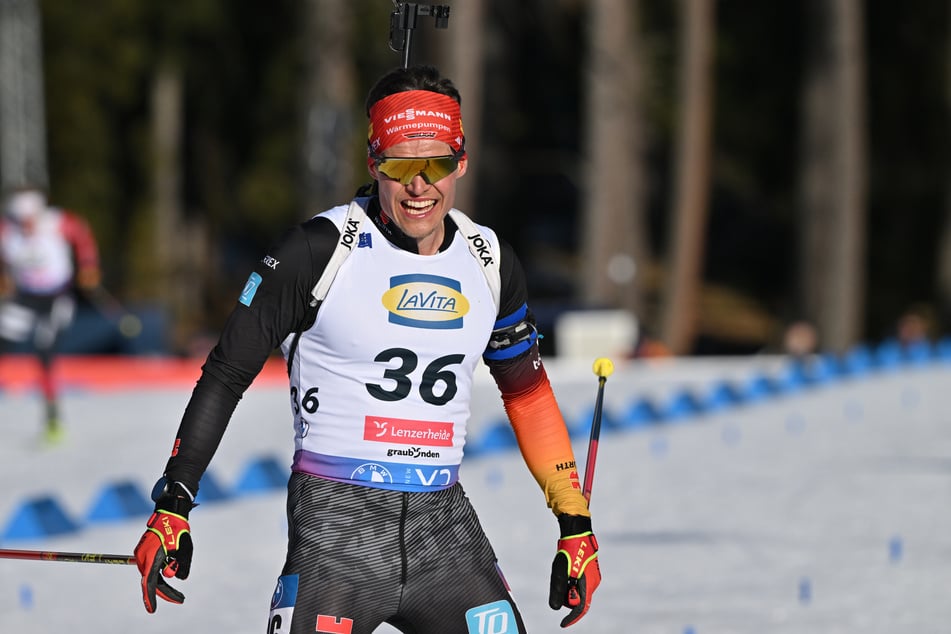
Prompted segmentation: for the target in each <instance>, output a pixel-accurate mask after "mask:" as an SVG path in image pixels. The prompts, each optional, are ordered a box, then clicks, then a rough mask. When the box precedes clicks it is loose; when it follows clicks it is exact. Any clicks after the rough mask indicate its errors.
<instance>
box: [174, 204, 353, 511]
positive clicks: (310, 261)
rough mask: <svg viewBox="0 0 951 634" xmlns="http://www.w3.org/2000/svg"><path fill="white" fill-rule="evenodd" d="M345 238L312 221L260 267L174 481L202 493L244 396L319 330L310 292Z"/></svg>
mask: <svg viewBox="0 0 951 634" xmlns="http://www.w3.org/2000/svg"><path fill="white" fill-rule="evenodd" d="M338 237H339V232H338V230H337V228H336V226H335V225H334V224H333V223H332V222H330V221H329V220H327V219H326V218H319V217H318V218H313V219H311V220H309V221H308V222H305V223H303V224H302V225H299V226H297V227H294V228H293V229H291V230H290V231H288V232H287V233H285V235H284V236H283V237H282V238H281V239H280V240H279V242H278V244H277V245H276V246H275V247H273V248H272V249H270V250H269V251H268V253H267V255H265V256H264V257H263V258H262V259H261V260H260V261H259V262H258V263H257V265H256V266H255V268H254V271H253V272H252V273H251V275H250V277H249V280H248V283H247V284H246V285H245V288H244V291H243V292H242V293H241V296H240V298H239V300H238V303H237V304H236V305H235V307H234V309H233V310H232V312H231V314H230V315H229V317H228V320H227V322H226V323H225V325H224V328H223V329H222V331H221V335H220V337H219V340H218V343H217V345H216V346H215V347H214V349H213V350H212V351H211V353H210V354H209V355H208V358H207V360H206V361H205V364H204V365H203V366H202V373H201V377H200V378H199V380H198V383H197V384H196V386H195V389H194V391H193V392H192V396H191V399H190V400H189V402H188V405H187V407H186V408H185V413H184V415H183V416H182V421H181V424H180V425H179V429H178V433H177V434H176V438H175V444H174V446H173V449H172V456H171V458H170V459H169V461H168V464H167V465H166V468H165V478H166V479H167V480H168V481H169V482H181V483H182V484H184V485H185V486H186V487H187V488H188V490H189V491H191V492H193V493H197V491H198V482H199V480H200V479H201V476H202V474H203V473H204V471H205V469H206V468H207V467H208V464H209V462H211V458H212V456H213V455H214V453H215V451H216V450H217V448H218V444H219V443H220V442H221V438H222V436H223V435H224V432H225V429H226V428H227V425H228V422H229V420H230V419H231V415H232V414H233V412H234V409H235V407H236V406H237V404H238V401H239V400H240V399H241V397H242V395H243V394H244V392H245V390H247V388H248V386H250V385H251V382H252V381H253V380H254V378H255V377H256V376H257V375H258V373H259V372H260V371H261V368H262V367H263V366H264V363H265V362H266V361H267V359H268V357H269V356H270V355H271V353H272V352H273V351H274V349H275V348H276V347H278V346H279V345H280V344H281V342H282V341H283V340H284V339H285V338H286V337H287V336H288V334H290V333H292V332H297V331H300V330H302V329H305V328H307V327H309V326H310V325H311V324H312V323H313V320H314V317H315V316H316V309H315V308H314V307H312V306H311V296H310V291H311V289H312V288H313V286H314V284H315V283H316V281H317V279H318V278H319V277H320V274H321V273H322V272H323V269H324V267H325V266H326V264H327V261H328V260H329V258H330V254H331V253H332V251H333V248H334V247H335V246H336V242H337V238H338Z"/></svg>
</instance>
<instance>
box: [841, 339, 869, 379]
mask: <svg viewBox="0 0 951 634" xmlns="http://www.w3.org/2000/svg"><path fill="white" fill-rule="evenodd" d="M842 368H843V369H844V370H845V371H846V372H847V373H848V374H849V375H850V376H863V375H865V374H868V373H869V372H870V371H871V370H873V369H875V359H874V358H873V357H872V351H871V350H869V347H868V346H866V345H857V346H853V347H852V348H850V349H849V350H848V351H846V353H845V354H844V355H843V356H842Z"/></svg>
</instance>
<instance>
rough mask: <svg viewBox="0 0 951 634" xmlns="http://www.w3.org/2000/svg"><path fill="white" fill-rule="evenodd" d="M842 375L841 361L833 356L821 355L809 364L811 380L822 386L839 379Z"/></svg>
mask: <svg viewBox="0 0 951 634" xmlns="http://www.w3.org/2000/svg"><path fill="white" fill-rule="evenodd" d="M840 374H841V370H840V368H839V360H838V359H836V358H835V356H834V355H831V354H820V355H819V356H817V357H816V358H815V359H813V360H812V363H811V364H809V378H810V379H811V380H812V381H813V382H814V383H818V384H820V385H821V384H823V383H828V382H829V381H832V380H834V379H836V378H838V377H839V375H840Z"/></svg>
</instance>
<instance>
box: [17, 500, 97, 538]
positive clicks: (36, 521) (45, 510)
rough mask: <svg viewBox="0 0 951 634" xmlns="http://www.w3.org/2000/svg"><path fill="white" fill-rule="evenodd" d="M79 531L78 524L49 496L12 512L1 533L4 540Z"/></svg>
mask: <svg viewBox="0 0 951 634" xmlns="http://www.w3.org/2000/svg"><path fill="white" fill-rule="evenodd" d="M78 530H79V524H77V523H76V522H74V521H73V520H72V519H70V517H69V516H68V515H67V514H66V512H65V511H64V510H63V508H62V507H61V506H60V504H59V503H58V502H57V501H56V500H55V499H54V498H52V497H50V496H41V497H36V498H32V499H29V500H27V501H25V502H24V503H22V504H21V505H20V506H19V507H17V509H16V510H15V511H14V513H13V516H12V517H11V519H10V521H9V523H8V524H7V526H6V528H5V529H4V531H3V539H4V540H8V539H10V540H13V539H36V538H40V537H49V536H51V535H63V534H66V533H73V532H76V531H78Z"/></svg>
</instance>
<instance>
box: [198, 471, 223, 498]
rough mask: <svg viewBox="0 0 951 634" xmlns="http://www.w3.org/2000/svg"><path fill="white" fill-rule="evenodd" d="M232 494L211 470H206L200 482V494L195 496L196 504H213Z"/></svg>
mask: <svg viewBox="0 0 951 634" xmlns="http://www.w3.org/2000/svg"><path fill="white" fill-rule="evenodd" d="M229 497H231V496H230V495H228V492H227V491H225V490H224V488H222V486H221V485H220V484H219V483H218V479H217V478H216V477H215V476H214V475H212V473H211V471H205V474H204V475H203V476H201V481H200V482H199V483H198V495H196V496H195V503H196V504H213V503H214V502H222V501H224V500H227V499H228V498H229Z"/></svg>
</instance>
